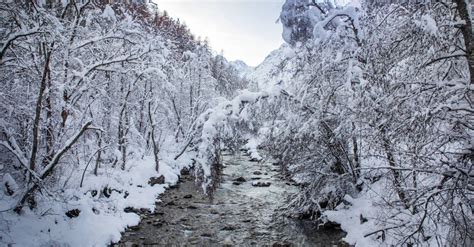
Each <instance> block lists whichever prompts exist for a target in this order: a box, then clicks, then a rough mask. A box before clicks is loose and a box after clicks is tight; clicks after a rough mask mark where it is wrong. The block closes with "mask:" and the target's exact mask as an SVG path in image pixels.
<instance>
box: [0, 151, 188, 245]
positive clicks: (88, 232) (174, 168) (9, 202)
mask: <svg viewBox="0 0 474 247" xmlns="http://www.w3.org/2000/svg"><path fill="white" fill-rule="evenodd" d="M174 154H175V152H172V151H168V152H162V159H161V161H160V169H159V173H157V172H156V171H155V163H154V161H153V158H152V157H145V158H144V159H137V160H134V161H133V162H132V161H131V162H130V163H129V164H130V165H129V167H128V169H126V170H125V171H122V170H120V169H117V168H115V169H112V168H109V169H105V168H104V169H102V170H101V174H99V176H94V175H93V174H92V173H89V174H87V176H86V177H85V180H84V186H83V187H82V188H80V187H79V185H77V186H71V185H69V186H67V187H66V188H67V189H66V190H65V191H64V192H63V195H62V196H61V197H59V196H56V197H54V199H51V198H49V199H45V198H46V197H41V196H38V208H37V209H35V212H33V211H30V210H29V209H28V207H25V208H24V212H23V213H22V215H21V216H20V217H18V215H17V214H16V213H14V212H12V210H8V209H11V208H12V207H13V205H14V203H15V202H16V200H15V199H14V198H16V197H15V195H14V196H13V198H12V197H8V196H6V194H5V193H4V192H3V191H2V192H0V199H1V200H0V211H4V212H1V213H0V229H1V230H0V245H9V244H13V245H14V246H105V245H107V244H110V243H111V242H116V241H119V240H120V236H121V234H120V233H121V232H123V231H124V230H125V229H126V228H127V227H128V226H134V225H137V224H138V223H139V220H140V217H139V216H138V215H137V214H135V213H126V212H124V210H125V208H127V207H132V208H145V209H149V210H151V211H153V210H154V209H155V202H156V200H157V199H156V198H157V196H158V195H160V194H161V193H163V192H164V191H165V190H166V188H168V187H169V185H172V184H175V183H176V182H177V181H178V174H179V173H180V171H181V169H182V168H184V167H185V166H187V165H189V164H190V162H189V160H190V159H189V157H185V156H182V157H181V158H180V159H178V161H175V160H174V159H173V158H172V157H174ZM76 173H77V174H81V173H82V171H81V172H76ZM161 175H163V176H164V177H165V184H161V185H160V184H157V185H154V186H153V187H152V186H150V185H149V184H148V181H149V179H150V178H151V177H159V176H161ZM0 178H1V176H0ZM5 179H8V175H5V176H3V179H2V183H3V182H4V181H3V180H5ZM71 180H72V181H74V183H76V182H78V180H77V177H76V179H74V177H73V178H72V179H71ZM79 181H80V180H79ZM104 188H112V189H113V190H112V192H111V193H110V196H109V197H107V196H105V195H104V193H103V190H104ZM53 194H54V193H53ZM57 194H58V195H59V193H57ZM92 194H96V195H95V196H92ZM64 195H65V196H64ZM72 209H79V210H80V214H79V216H78V217H75V218H69V217H68V216H66V214H65V213H66V212H68V211H69V210H72ZM5 210H8V211H5Z"/></svg>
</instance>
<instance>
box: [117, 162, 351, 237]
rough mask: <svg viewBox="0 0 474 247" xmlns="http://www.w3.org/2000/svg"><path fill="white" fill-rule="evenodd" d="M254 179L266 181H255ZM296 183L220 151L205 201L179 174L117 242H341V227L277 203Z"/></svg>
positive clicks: (271, 168)
mask: <svg viewBox="0 0 474 247" xmlns="http://www.w3.org/2000/svg"><path fill="white" fill-rule="evenodd" d="M255 183H260V184H257V185H260V186H266V187H260V186H255V185H256V184H255ZM297 192H298V187H297V186H295V185H293V184H292V183H289V182H288V181H285V180H284V179H283V178H282V177H281V175H280V171H279V167H278V166H275V165H273V164H272V163H271V162H250V161H249V157H247V156H245V155H242V154H237V155H228V156H224V170H223V182H222V183H221V185H220V187H219V188H218V189H217V190H216V192H215V193H214V198H213V200H212V201H211V200H210V199H209V198H208V197H207V196H206V195H204V194H203V193H202V192H201V191H200V190H199V188H198V187H196V185H195V184H194V179H193V177H192V176H190V175H183V176H182V177H181V178H180V183H179V184H178V186H176V188H173V189H169V190H167V192H165V193H164V194H163V195H161V196H160V200H161V202H158V203H157V209H156V210H155V212H154V213H143V214H142V215H141V218H142V221H141V223H140V224H139V225H138V226H136V227H132V228H130V229H129V230H127V231H126V232H125V233H124V234H123V236H122V240H121V241H120V242H119V243H118V244H117V245H118V246H344V244H343V243H342V242H341V238H342V237H343V236H344V232H342V231H340V230H337V229H330V230H318V229H317V225H316V224H314V223H313V222H311V221H308V220H298V219H292V218H288V217H285V216H283V215H281V214H280V213H279V211H278V209H279V208H280V207H281V206H282V205H284V202H285V198H286V197H287V196H288V195H289V194H291V193H297Z"/></svg>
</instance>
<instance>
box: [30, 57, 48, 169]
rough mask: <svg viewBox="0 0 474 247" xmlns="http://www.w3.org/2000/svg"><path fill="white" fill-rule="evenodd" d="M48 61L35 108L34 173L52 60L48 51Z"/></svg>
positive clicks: (32, 165)
mask: <svg viewBox="0 0 474 247" xmlns="http://www.w3.org/2000/svg"><path fill="white" fill-rule="evenodd" d="M46 52H47V53H46V59H45V62H44V69H43V75H42V78H41V81H40V89H39V92H38V99H37V100H36V107H35V119H34V122H33V136H32V138H33V140H32V146H31V156H30V164H29V166H30V170H32V171H34V170H35V168H36V155H37V153H38V145H39V140H38V139H39V130H40V126H39V125H40V121H41V109H42V102H43V96H44V91H45V90H46V81H47V79H48V74H49V73H50V70H49V62H50V60H51V53H52V52H51V51H46Z"/></svg>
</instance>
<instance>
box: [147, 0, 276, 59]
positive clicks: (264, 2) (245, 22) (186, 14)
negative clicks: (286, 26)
mask: <svg viewBox="0 0 474 247" xmlns="http://www.w3.org/2000/svg"><path fill="white" fill-rule="evenodd" d="M154 2H155V3H157V4H158V8H159V9H160V10H161V11H162V10H166V11H168V13H169V14H170V15H171V16H173V17H176V18H179V19H180V20H182V21H184V22H185V23H186V25H187V26H188V27H189V28H190V29H191V32H192V33H194V34H195V35H196V36H201V37H202V38H204V37H208V38H209V41H210V44H211V47H212V48H213V49H214V50H215V51H217V52H220V51H221V50H223V51H224V56H225V57H226V58H227V59H228V60H230V61H233V60H237V59H240V60H242V61H244V62H246V63H247V64H248V65H251V66H256V65H258V64H259V63H260V62H262V61H263V59H264V58H265V56H266V55H268V53H269V52H270V51H272V50H274V49H276V48H278V47H279V46H280V45H281V44H282V43H283V39H282V38H281V30H282V28H281V24H279V23H275V22H276V20H277V19H278V16H279V14H280V10H281V6H282V5H283V2H284V0H154Z"/></svg>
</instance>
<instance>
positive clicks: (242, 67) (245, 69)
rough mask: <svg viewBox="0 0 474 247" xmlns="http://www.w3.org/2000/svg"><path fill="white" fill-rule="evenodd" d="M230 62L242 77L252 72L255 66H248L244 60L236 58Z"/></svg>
mask: <svg viewBox="0 0 474 247" xmlns="http://www.w3.org/2000/svg"><path fill="white" fill-rule="evenodd" d="M229 64H230V65H231V66H232V67H234V69H235V70H237V72H238V74H239V76H240V77H242V78H243V77H246V76H247V75H248V74H250V73H251V72H252V71H253V70H254V67H251V66H248V65H247V64H246V63H245V62H244V61H242V60H235V61H231V62H229Z"/></svg>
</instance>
